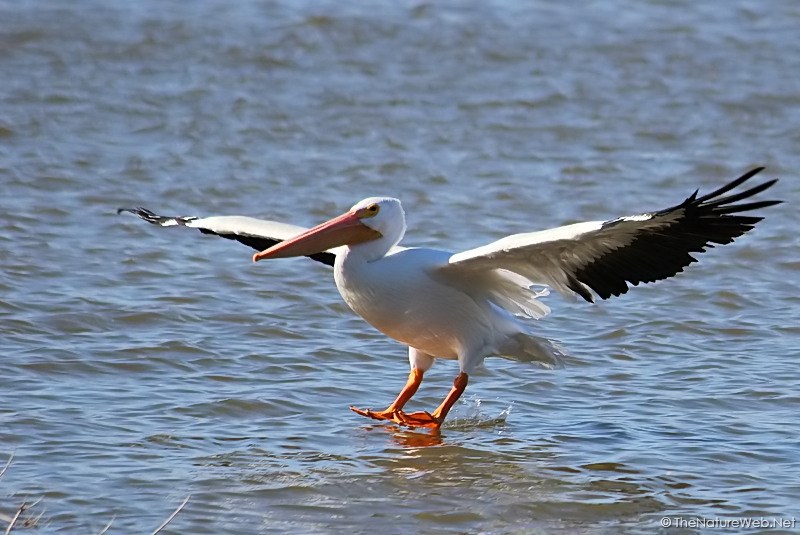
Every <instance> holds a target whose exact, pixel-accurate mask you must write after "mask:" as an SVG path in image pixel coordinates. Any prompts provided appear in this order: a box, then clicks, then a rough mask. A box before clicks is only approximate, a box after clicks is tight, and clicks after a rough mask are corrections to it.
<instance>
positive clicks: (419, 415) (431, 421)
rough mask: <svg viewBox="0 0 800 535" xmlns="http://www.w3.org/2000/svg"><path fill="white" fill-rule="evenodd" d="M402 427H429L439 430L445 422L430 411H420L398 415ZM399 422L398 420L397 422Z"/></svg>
mask: <svg viewBox="0 0 800 535" xmlns="http://www.w3.org/2000/svg"><path fill="white" fill-rule="evenodd" d="M398 416H399V418H400V420H401V421H400V422H398V423H401V424H402V425H406V426H408V427H427V428H432V429H439V428H440V427H441V426H442V422H444V418H441V417H436V416H434V415H433V414H431V413H429V412H428V411H418V412H411V413H404V412H401V413H399V414H398ZM395 421H397V420H395Z"/></svg>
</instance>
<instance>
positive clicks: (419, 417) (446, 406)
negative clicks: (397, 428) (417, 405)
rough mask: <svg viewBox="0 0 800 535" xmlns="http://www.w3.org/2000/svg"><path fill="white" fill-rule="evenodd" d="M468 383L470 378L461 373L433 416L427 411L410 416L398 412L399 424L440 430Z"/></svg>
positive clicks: (413, 413)
mask: <svg viewBox="0 0 800 535" xmlns="http://www.w3.org/2000/svg"><path fill="white" fill-rule="evenodd" d="M468 382H469V376H468V375H467V374H466V373H464V372H461V373H459V374H458V376H457V377H456V380H455V381H453V388H451V389H450V392H449V393H448V394H447V397H445V398H444V401H442V404H441V405H439V406H438V407H436V410H434V411H433V414H431V413H429V412H427V411H421V412H412V413H410V414H406V413H404V412H398V413H397V414H396V416H399V419H400V420H401V421H400V422H398V423H401V424H403V425H407V426H409V427H433V428H435V429H438V428H439V427H441V425H442V422H444V419H445V418H446V417H447V413H448V412H450V409H451V408H452V407H453V405H455V403H456V401H458V398H460V397H461V394H463V393H464V389H466V388H467V383H468ZM395 421H397V420H395Z"/></svg>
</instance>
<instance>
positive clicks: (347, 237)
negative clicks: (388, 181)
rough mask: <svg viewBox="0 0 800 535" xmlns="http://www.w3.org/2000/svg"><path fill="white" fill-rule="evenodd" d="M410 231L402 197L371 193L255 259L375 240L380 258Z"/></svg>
mask: <svg viewBox="0 0 800 535" xmlns="http://www.w3.org/2000/svg"><path fill="white" fill-rule="evenodd" d="M405 232H406V218H405V212H403V207H402V206H401V205H400V201H399V200H397V199H394V198H392V197H369V198H366V199H364V200H363V201H359V202H357V203H356V204H354V205H353V207H352V208H350V210H348V211H347V212H345V213H344V214H342V215H340V216H339V217H335V218H333V219H331V220H330V221H326V222H325V223H322V224H320V225H317V226H316V227H314V228H312V229H309V230H307V231H305V232H303V233H302V234H300V235H298V236H295V237H294V238H290V239H288V240H286V241H282V242H280V243H277V244H275V245H273V246H272V247H270V248H269V249H266V250H264V251H261V252H260V253H256V254H254V255H253V262H258V261H259V260H265V259H268V258H288V257H292V256H308V255H311V254H315V253H320V252H322V251H327V250H329V249H333V248H335V247H340V246H342V245H348V246H354V245H358V244H361V243H365V242H373V243H374V246H373V247H372V248H371V249H370V251H371V253H373V254H374V256H375V257H376V258H379V257H381V256H383V255H384V254H386V253H387V252H388V251H389V249H391V248H392V247H393V246H395V245H397V244H398V243H399V242H400V240H401V239H403V235H404V234H405Z"/></svg>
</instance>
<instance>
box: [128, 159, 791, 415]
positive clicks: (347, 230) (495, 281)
mask: <svg viewBox="0 0 800 535" xmlns="http://www.w3.org/2000/svg"><path fill="white" fill-rule="evenodd" d="M761 170H762V168H756V169H753V170H752V171H750V172H748V173H746V174H744V175H743V176H741V177H739V178H738V179H736V180H734V181H733V182H731V183H729V184H727V185H725V186H723V187H721V188H719V189H717V190H716V191H714V192H712V193H709V194H707V195H705V196H703V197H700V198H698V197H697V192H695V193H694V194H693V195H691V196H690V197H688V198H687V199H686V200H685V201H683V202H682V203H680V204H678V205H675V206H672V207H670V208H667V209H665V210H660V211H656V212H648V213H643V214H638V215H634V216H628V217H622V218H617V219H613V220H609V221H590V222H586V223H577V224H573V225H567V226H563V227H557V228H553V229H550V230H545V231H540V232H531V233H525V234H516V235H513V236H508V237H505V238H502V239H500V240H498V241H496V242H494V243H490V244H488V245H485V246H482V247H478V248H476V249H471V250H469V251H464V252H461V253H457V254H453V253H450V252H447V251H441V250H436V249H424V248H403V247H399V246H398V244H399V242H400V240H401V239H402V238H403V235H404V234H405V230H406V224H405V214H404V212H403V209H402V207H401V205H400V201H398V200H397V199H393V198H389V197H371V198H368V199H364V200H363V201H361V202H359V203H357V204H355V205H354V206H353V207H352V208H351V209H350V210H349V211H347V212H346V213H344V214H342V215H341V216H339V217H337V218H334V219H332V220H330V221H328V222H326V223H323V224H321V225H318V226H316V227H314V228H312V229H310V230H307V231H305V232H302V229H299V228H298V227H293V226H287V225H283V224H277V223H272V222H266V221H259V220H254V219H252V218H242V217H212V218H205V219H198V218H187V217H182V218H181V217H162V216H158V215H156V214H153V213H152V212H150V211H148V210H145V209H141V208H139V209H128V210H127V211H131V212H133V213H135V214H136V215H138V216H139V217H141V218H143V219H145V220H146V221H148V222H150V223H154V224H159V225H162V226H176V225H177V226H187V227H195V228H199V229H200V230H201V231H202V232H204V233H208V234H217V235H220V236H224V237H226V238H232V239H236V240H238V241H241V242H243V243H245V244H247V245H250V246H252V247H254V248H256V249H257V250H261V252H259V253H256V254H255V255H254V256H253V260H254V261H258V260H264V259H268V258H281V257H291V256H310V257H312V258H314V259H316V260H319V261H321V262H324V263H327V264H333V267H334V279H335V281H336V286H337V287H338V289H339V292H340V294H341V295H342V298H343V299H344V300H345V302H347V304H348V305H349V306H350V308H352V309H353V310H354V311H355V312H356V313H357V314H359V315H360V316H361V317H363V318H364V319H365V320H366V321H367V322H369V323H370V324H372V325H373V326H374V327H375V328H377V329H378V330H380V331H381V332H383V333H385V334H386V335H387V336H390V337H392V338H394V339H396V340H398V341H400V342H402V343H403V344H406V345H407V346H408V347H409V362H410V366H411V372H410V374H409V378H408V382H407V383H406V385H405V387H404V388H403V389H402V391H401V392H400V394H399V395H398V396H397V399H395V401H394V402H392V403H391V404H390V405H389V407H388V408H387V409H385V410H383V411H377V412H376V411H372V410H369V409H356V408H355V407H351V409H353V410H354V411H355V412H357V413H359V414H362V415H364V416H368V417H371V418H376V419H381V420H391V421H394V422H396V423H400V424H403V425H409V426H414V427H432V428H438V427H439V426H440V425H441V424H442V422H443V421H444V419H445V417H446V416H447V413H448V411H449V410H450V408H451V407H452V405H453V404H454V403H455V402H456V400H457V399H458V398H459V396H460V395H461V393H462V392H463V391H464V389H465V388H466V386H467V382H468V376H469V374H470V373H472V371H473V370H474V369H475V367H476V366H478V365H479V364H480V363H481V362H482V361H483V359H484V358H486V357H488V356H491V355H497V356H504V357H509V358H513V359H517V360H522V361H538V362H540V363H542V364H545V365H552V364H554V363H555V362H557V360H558V355H559V352H558V350H557V348H556V347H555V346H554V345H553V344H552V343H550V342H549V341H547V340H544V339H541V338H537V337H535V336H532V335H531V333H530V332H529V328H528V325H529V322H528V323H526V322H525V321H524V320H525V318H528V319H530V318H534V319H538V318H541V317H542V316H544V315H546V314H547V313H548V312H549V308H548V307H547V306H546V305H544V304H543V303H542V302H541V301H540V300H539V298H540V297H542V296H545V295H547V293H548V292H547V290H546V289H542V290H539V291H537V290H534V289H533V288H535V287H536V285H541V286H549V287H551V288H554V289H556V290H558V291H559V292H560V293H562V294H565V295H567V296H575V295H579V296H581V297H583V298H584V299H585V300H586V301H590V302H592V301H593V300H594V295H598V296H599V297H601V298H603V299H606V298H608V297H611V296H612V295H620V294H623V293H626V292H627V291H628V284H633V285H637V284H639V283H641V282H652V281H656V280H659V279H664V278H667V277H671V276H673V275H675V274H676V273H678V272H680V271H683V268H684V267H686V266H687V265H689V264H690V263H692V262H695V259H694V258H693V257H692V256H691V253H699V252H703V251H705V250H706V248H707V247H713V244H725V243H730V242H731V241H733V239H734V238H736V237H738V236H740V235H742V234H744V233H745V232H747V231H748V230H750V229H751V228H753V225H755V223H757V222H758V221H760V220H761V219H762V218H761V217H753V216H744V215H741V212H745V211H749V210H755V209H759V208H764V207H767V206H771V205H774V204H777V203H778V202H780V201H756V202H748V203H739V204H735V203H736V202H737V201H741V200H743V199H747V198H749V197H752V196H754V195H756V194H758V193H760V192H762V191H764V190H765V189H767V188H769V187H770V186H772V185H773V184H774V183H775V182H776V181H775V180H771V181H768V182H764V183H762V184H760V185H757V186H755V187H752V188H750V189H748V190H745V191H743V192H740V193H736V194H732V195H729V196H727V197H723V196H722V195H723V194H725V193H727V192H729V191H730V190H732V189H734V188H736V187H737V186H739V185H741V184H742V183H744V182H745V181H746V180H748V179H750V178H751V177H752V176H754V175H755V174H757V173H758V172H760V171H761ZM294 234H298V235H296V236H294V237H290V236H292V235H294ZM262 249H264V250H262ZM435 358H444V359H454V360H458V363H459V367H460V373H459V374H458V376H457V377H456V380H455V381H454V384H453V388H452V390H451V391H450V393H449V394H448V395H447V397H446V398H445V399H444V401H443V402H442V404H441V405H440V406H439V407H438V408H437V409H436V410H434V411H433V412H432V413H428V412H414V413H406V412H404V411H403V407H404V405H405V404H406V402H408V400H409V399H410V398H411V397H412V396H413V395H414V393H415V392H416V390H417V388H418V387H419V385H420V383H421V382H422V377H423V374H424V373H425V372H426V371H427V370H428V369H429V368H430V367H431V366H432V364H433V362H434V359H435Z"/></svg>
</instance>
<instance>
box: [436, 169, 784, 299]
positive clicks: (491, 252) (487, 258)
mask: <svg viewBox="0 0 800 535" xmlns="http://www.w3.org/2000/svg"><path fill="white" fill-rule="evenodd" d="M763 169H764V168H763V167H757V168H755V169H753V170H751V171H749V172H747V173H745V174H744V175H742V176H741V177H739V178H737V179H736V180H734V181H733V182H731V183H729V184H727V185H725V186H723V187H721V188H719V189H717V190H716V191H713V192H711V193H709V194H707V195H704V196H702V197H698V196H697V193H698V192H697V191H695V192H694V193H693V194H692V195H691V196H690V197H689V198H687V199H686V200H685V201H683V202H682V203H681V204H678V205H676V206H673V207H671V208H667V209H666V210H661V211H658V212H650V213H644V214H639V215H633V216H628V217H620V218H618V219H613V220H611V221H590V222H587V223H576V224H574V225H567V226H563V227H557V228H553V229H550V230H544V231H541V232H531V233H526V234H515V235H513V236H508V237H506V238H503V239H501V240H498V241H496V242H494V243H490V244H489V245H486V246H483V247H478V248H477V249H471V250H469V251H464V252H461V253H457V254H454V255H453V256H452V257H451V258H450V262H449V264H448V265H446V266H443V267H442V268H441V269H442V270H444V271H447V272H453V273H458V272H460V273H462V274H464V275H466V274H468V273H469V272H474V271H484V270H492V269H504V270H508V271H512V272H514V273H517V274H518V275H522V276H523V277H525V278H526V279H528V280H529V281H531V282H532V283H535V284H546V285H548V286H551V287H552V288H555V289H556V290H558V291H559V292H561V293H563V294H566V295H574V294H578V295H580V296H581V297H583V298H584V299H585V300H586V301H589V302H593V301H594V298H593V296H592V291H594V293H596V294H597V295H598V296H600V297H601V298H603V299H608V298H609V297H611V296H612V295H621V294H624V293H626V292H627V291H628V284H633V285H634V286H636V285H638V284H639V283H640V282H654V281H657V280H661V279H666V278H668V277H672V276H673V275H675V274H677V273H679V272H681V271H683V268H685V267H686V266H688V265H689V264H691V263H692V262H696V261H697V260H696V259H695V258H694V257H693V256H692V253H702V252H703V251H705V250H706V249H707V248H711V247H714V244H726V243H730V242H732V241H733V240H734V238H737V237H739V236H741V235H742V234H744V233H745V232H747V231H748V230H750V229H752V228H753V226H754V225H755V224H756V223H757V222H759V221H761V219H763V218H762V217H755V216H746V215H741V213H742V212H747V211H750V210H756V209H759V208H766V207H767V206H772V205H774V204H779V203H780V202H782V201H751V202H743V203H742V202H739V201H743V200H745V199H749V198H751V197H753V196H754V195H757V194H758V193H761V192H762V191H764V190H766V189H767V188H769V187H770V186H772V185H773V184H775V182H777V179H775V180H770V181H767V182H764V183H762V184H759V185H757V186H754V187H752V188H750V189H747V190H744V191H742V192H740V193H734V194H731V195H728V196H724V195H725V194H726V193H728V192H729V191H731V190H733V189H734V188H736V187H738V186H740V185H741V184H743V183H744V182H746V181H747V180H749V179H750V178H752V177H753V176H755V175H756V174H758V173H759V172H761V171H762V170H763Z"/></svg>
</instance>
